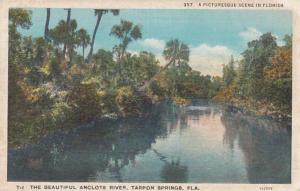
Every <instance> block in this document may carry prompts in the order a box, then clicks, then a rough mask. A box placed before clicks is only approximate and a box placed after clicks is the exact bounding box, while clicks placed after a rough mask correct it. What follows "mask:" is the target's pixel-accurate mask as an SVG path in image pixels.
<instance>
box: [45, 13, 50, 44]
mask: <svg viewBox="0 0 300 191" xmlns="http://www.w3.org/2000/svg"><path fill="white" fill-rule="evenodd" d="M50 14H51V10H50V8H47V16H46V23H45V31H44V37H45V39H46V40H47V41H51V37H50V35H49V22H50Z"/></svg>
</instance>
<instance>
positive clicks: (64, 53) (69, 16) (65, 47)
mask: <svg viewBox="0 0 300 191" xmlns="http://www.w3.org/2000/svg"><path fill="white" fill-rule="evenodd" d="M66 10H67V11H68V16H67V21H66V22H67V27H68V29H67V30H68V33H69V32H70V24H71V22H70V21H71V9H66ZM66 50H67V43H64V49H63V56H64V57H65V56H66Z"/></svg>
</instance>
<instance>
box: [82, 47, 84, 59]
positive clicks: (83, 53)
mask: <svg viewBox="0 0 300 191" xmlns="http://www.w3.org/2000/svg"><path fill="white" fill-rule="evenodd" d="M82 57H83V61H84V46H82Z"/></svg>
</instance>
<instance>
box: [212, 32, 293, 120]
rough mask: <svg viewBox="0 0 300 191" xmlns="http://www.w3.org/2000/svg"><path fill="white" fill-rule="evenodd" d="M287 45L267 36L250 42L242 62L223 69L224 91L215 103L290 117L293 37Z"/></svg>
mask: <svg viewBox="0 0 300 191" xmlns="http://www.w3.org/2000/svg"><path fill="white" fill-rule="evenodd" d="M284 41H285V45H283V46H278V45H277V43H276V38H275V37H274V36H273V35H272V34H271V33H266V34H263V35H262V36H261V37H260V38H259V39H257V40H253V41H251V42H249V43H248V48H247V49H246V50H245V51H244V52H243V53H242V56H243V57H242V59H241V60H238V61H234V60H233V59H232V60H231V61H230V62H229V64H228V65H226V66H224V69H223V81H224V87H223V88H222V90H221V91H220V92H219V93H218V94H217V95H216V96H215V99H217V100H222V101H226V102H230V103H231V104H235V105H237V106H243V107H245V108H247V109H248V110H253V111H255V112H256V113H260V114H267V115H270V114H272V115H276V116H277V117H288V116H291V113H292V36H289V35H286V36H285V38H284ZM234 64H235V67H234Z"/></svg>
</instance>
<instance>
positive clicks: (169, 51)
mask: <svg viewBox="0 0 300 191" xmlns="http://www.w3.org/2000/svg"><path fill="white" fill-rule="evenodd" d="M65 10H66V11H67V13H68V14H67V18H62V20H61V21H60V22H59V23H58V24H57V25H56V26H55V27H53V28H51V29H50V28H49V21H50V19H51V9H50V8H47V9H45V11H46V13H47V15H46V22H45V29H44V31H45V33H44V36H42V37H32V36H29V37H27V36H23V35H22V34H21V33H20V32H19V29H20V28H22V29H29V28H30V26H31V25H32V21H31V12H30V11H29V10H25V9H10V11H9V60H8V67H9V84H8V88H9V97H8V144H9V146H10V147H20V146H22V145H25V144H27V143H29V142H31V141H32V140H36V139H38V138H40V137H43V136H45V135H47V134H48V133H49V132H53V131H55V130H57V129H68V128H72V127H76V126H78V125H79V124H81V123H86V122H89V121H92V120H96V119H104V118H109V119H118V118H120V119H121V118H130V117H142V116H147V115H149V113H150V112H151V111H150V110H149V108H151V107H154V106H155V105H157V104H159V103H161V102H163V101H164V100H171V101H172V102H173V103H174V104H175V105H178V106H187V105H189V104H190V103H191V99H207V100H213V101H217V102H222V103H225V104H227V105H231V106H234V107H236V108H241V109H238V110H240V111H243V112H246V111H249V112H251V113H254V114H255V115H267V116H271V117H273V118H275V119H279V120H284V119H288V120H290V119H291V108H292V35H286V37H285V39H284V42H285V44H284V45H280V46H279V45H277V43H276V38H275V36H273V35H272V34H271V33H265V34H263V35H261V36H260V38H259V39H257V40H253V41H251V42H249V43H248V48H247V49H246V50H245V51H244V52H243V53H242V57H241V58H239V59H236V58H233V57H232V58H231V60H230V62H229V63H227V64H225V65H223V75H222V77H220V76H210V75H202V74H201V71H196V70H193V69H192V68H191V67H190V65H189V54H190V50H189V46H188V45H187V44H185V43H184V42H181V41H180V40H178V39H170V40H169V41H168V42H167V43H166V45H165V48H164V51H163V56H164V59H165V60H166V64H165V65H164V66H162V65H161V64H160V63H159V61H158V59H157V58H156V57H155V55H154V54H153V53H151V52H146V51H142V50H141V51H140V52H139V53H136V54H133V53H130V52H128V49H127V48H128V45H129V44H130V43H134V41H136V40H138V39H142V38H143V37H142V36H143V31H142V27H141V26H142V23H132V22H131V21H126V20H121V22H120V23H119V24H117V25H114V26H113V27H112V28H111V32H110V34H107V35H108V36H107V37H108V38H115V39H117V40H119V44H117V45H115V46H114V47H113V49H112V50H104V49H99V50H94V43H95V40H96V39H95V38H96V33H97V32H101V31H100V29H101V27H102V26H101V23H100V21H101V19H102V16H103V15H104V14H111V15H112V16H118V14H119V10H100V9H96V10H94V12H95V16H96V17H97V21H96V23H95V28H94V31H93V34H92V35H91V36H90V35H89V34H88V33H87V31H86V30H85V29H83V28H81V29H78V28H77V22H80V21H76V20H74V19H72V10H71V9H65ZM103 19H104V18H103ZM86 48H89V53H88V54H87V55H85V51H86ZM243 112H241V113H243Z"/></svg>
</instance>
